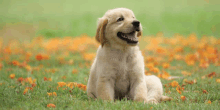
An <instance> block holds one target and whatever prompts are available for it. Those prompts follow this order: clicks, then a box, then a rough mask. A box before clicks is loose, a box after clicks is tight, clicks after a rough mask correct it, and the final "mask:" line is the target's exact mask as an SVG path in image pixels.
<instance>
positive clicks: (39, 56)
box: [35, 54, 43, 61]
mask: <svg viewBox="0 0 220 110" xmlns="http://www.w3.org/2000/svg"><path fill="white" fill-rule="evenodd" d="M35 58H36V59H37V60H38V61H41V60H42V59H43V56H42V55H41V54H37V55H36V56H35Z"/></svg>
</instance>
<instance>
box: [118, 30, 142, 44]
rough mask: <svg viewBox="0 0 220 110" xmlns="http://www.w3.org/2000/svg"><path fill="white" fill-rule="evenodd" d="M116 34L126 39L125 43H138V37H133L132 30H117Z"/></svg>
mask: <svg viewBox="0 0 220 110" xmlns="http://www.w3.org/2000/svg"><path fill="white" fill-rule="evenodd" d="M117 36H118V37H119V38H120V39H122V40H124V41H127V43H130V44H136V43H138V38H137V37H135V31H132V32H130V33H122V32H118V33H117Z"/></svg>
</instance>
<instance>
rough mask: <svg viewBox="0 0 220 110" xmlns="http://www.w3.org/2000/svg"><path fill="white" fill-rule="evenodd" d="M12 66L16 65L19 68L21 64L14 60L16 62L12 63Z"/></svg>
mask: <svg viewBox="0 0 220 110" xmlns="http://www.w3.org/2000/svg"><path fill="white" fill-rule="evenodd" d="M12 64H13V65H14V66H19V64H20V63H19V62H18V61H16V60H14V61H12Z"/></svg>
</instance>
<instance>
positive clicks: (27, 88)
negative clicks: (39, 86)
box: [23, 87, 33, 95]
mask: <svg viewBox="0 0 220 110" xmlns="http://www.w3.org/2000/svg"><path fill="white" fill-rule="evenodd" d="M28 90H33V88H32V87H26V88H25V89H24V92H23V94H24V95H25V94H26V93H27V92H28Z"/></svg>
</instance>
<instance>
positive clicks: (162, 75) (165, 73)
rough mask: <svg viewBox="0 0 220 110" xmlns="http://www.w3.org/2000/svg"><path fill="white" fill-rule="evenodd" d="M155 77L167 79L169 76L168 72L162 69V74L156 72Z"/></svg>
mask: <svg viewBox="0 0 220 110" xmlns="http://www.w3.org/2000/svg"><path fill="white" fill-rule="evenodd" d="M157 77H159V78H163V79H168V78H169V77H170V74H169V73H167V72H166V71H163V73H162V74H158V75H157Z"/></svg>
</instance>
